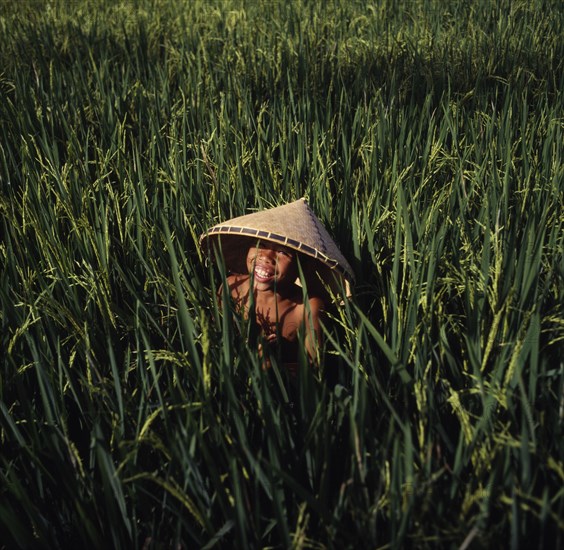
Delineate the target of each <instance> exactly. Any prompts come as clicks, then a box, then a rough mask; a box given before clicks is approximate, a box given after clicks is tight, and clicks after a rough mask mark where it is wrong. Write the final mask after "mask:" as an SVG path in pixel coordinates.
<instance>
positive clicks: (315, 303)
mask: <svg viewBox="0 0 564 550" xmlns="http://www.w3.org/2000/svg"><path fill="white" fill-rule="evenodd" d="M308 302H309V309H310V311H311V312H312V313H319V312H321V311H323V310H324V309H325V301H324V300H323V298H320V297H319V296H310V297H309V300H308Z"/></svg>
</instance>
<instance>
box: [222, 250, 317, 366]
mask: <svg viewBox="0 0 564 550" xmlns="http://www.w3.org/2000/svg"><path fill="white" fill-rule="evenodd" d="M246 267H247V273H246V274H238V273H235V274H231V275H229V276H228V277H227V285H228V287H229V292H230V295H231V298H232V299H233V301H234V304H235V307H236V308H237V310H238V311H239V312H240V313H242V314H243V315H244V316H245V317H246V318H247V317H248V316H249V314H250V312H249V308H250V305H251V289H252V303H253V304H254V312H253V313H254V315H255V319H256V323H257V325H258V327H259V329H260V330H261V332H262V337H263V338H264V341H265V342H266V343H268V344H269V346H274V345H275V344H276V345H278V346H279V351H280V358H281V360H282V362H283V364H284V365H285V366H286V367H287V368H288V369H289V370H290V371H292V372H295V370H296V369H297V364H298V343H299V335H298V331H299V330H300V329H301V330H303V331H304V332H303V334H304V344H305V349H306V352H307V355H308V358H309V361H310V363H312V364H313V365H316V366H317V365H318V361H319V357H318V356H319V353H318V349H319V343H320V342H321V326H320V318H321V316H322V312H323V307H324V303H323V300H322V298H321V297H319V296H311V297H309V298H308V300H307V303H304V298H303V290H302V288H300V287H299V286H298V285H297V284H296V283H295V281H296V279H297V277H298V259H297V252H295V251H294V250H292V249H290V248H288V247H286V246H283V245H278V244H276V243H270V242H268V241H259V242H257V243H256V244H255V245H253V246H250V247H249V250H248V252H247V255H246ZM259 351H260V353H261V354H262V352H263V350H262V347H261V346H260V345H259ZM265 366H269V359H268V356H267V357H265Z"/></svg>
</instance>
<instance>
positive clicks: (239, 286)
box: [226, 273, 249, 298]
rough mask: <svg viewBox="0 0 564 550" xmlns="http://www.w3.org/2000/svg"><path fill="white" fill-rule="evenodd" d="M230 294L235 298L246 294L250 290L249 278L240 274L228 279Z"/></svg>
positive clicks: (232, 275) (234, 274)
mask: <svg viewBox="0 0 564 550" xmlns="http://www.w3.org/2000/svg"><path fill="white" fill-rule="evenodd" d="M226 282H227V286H228V287H229V292H230V293H231V296H233V297H234V298H238V297H240V296H242V295H244V294H246V293H247V292H248V290H249V276H248V275H243V274H240V273H232V274H231V275H229V276H228V277H227V279H226Z"/></svg>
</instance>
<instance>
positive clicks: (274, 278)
mask: <svg viewBox="0 0 564 550" xmlns="http://www.w3.org/2000/svg"><path fill="white" fill-rule="evenodd" d="M247 270H248V272H249V274H250V275H251V274H252V275H253V279H254V286H255V288H256V289H257V290H268V289H271V288H273V287H274V286H275V285H276V286H281V285H284V284H290V283H293V282H294V281H295V280H296V277H297V262H296V253H295V252H294V251H293V250H291V249H290V248H287V247H285V246H282V245H278V244H275V243H271V242H268V241H259V242H258V243H257V244H256V245H255V246H251V248H249V252H248V253H247Z"/></svg>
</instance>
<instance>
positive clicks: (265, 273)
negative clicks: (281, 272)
mask: <svg viewBox="0 0 564 550" xmlns="http://www.w3.org/2000/svg"><path fill="white" fill-rule="evenodd" d="M255 274H256V275H258V276H259V277H261V278H262V279H266V278H267V277H270V276H271V273H270V272H268V271H265V270H264V269H260V268H257V269H255Z"/></svg>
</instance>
